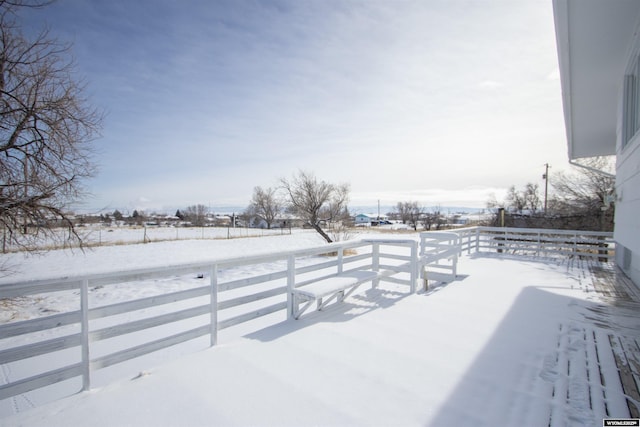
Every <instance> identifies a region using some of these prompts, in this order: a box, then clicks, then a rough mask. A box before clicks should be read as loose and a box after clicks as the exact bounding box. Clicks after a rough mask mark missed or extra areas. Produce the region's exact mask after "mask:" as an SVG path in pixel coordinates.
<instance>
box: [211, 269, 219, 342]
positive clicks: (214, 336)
mask: <svg viewBox="0 0 640 427" xmlns="http://www.w3.org/2000/svg"><path fill="white" fill-rule="evenodd" d="M210 273H211V277H210V283H211V296H210V298H211V323H210V325H209V326H210V328H211V332H210V337H211V338H210V339H211V347H213V346H214V345H216V344H217V343H218V264H213V265H212V266H211V272H210Z"/></svg>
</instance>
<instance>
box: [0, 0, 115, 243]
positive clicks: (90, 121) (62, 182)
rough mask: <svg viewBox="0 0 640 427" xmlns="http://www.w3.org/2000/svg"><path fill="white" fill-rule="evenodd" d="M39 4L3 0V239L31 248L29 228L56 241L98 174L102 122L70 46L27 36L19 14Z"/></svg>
mask: <svg viewBox="0 0 640 427" xmlns="http://www.w3.org/2000/svg"><path fill="white" fill-rule="evenodd" d="M42 5H45V3H44V2H42V3H35V2H28V1H20V0H14V1H1V0H0V223H1V224H2V226H3V227H4V230H5V239H10V241H11V242H12V243H14V244H17V245H20V246H22V247H24V248H28V247H29V246H30V242H29V236H28V234H27V231H28V230H31V229H33V230H35V231H38V232H39V231H41V232H44V233H46V234H48V235H53V234H54V233H52V231H51V230H50V229H49V228H48V227H46V225H47V224H49V223H51V222H57V223H63V224H65V225H66V226H68V227H69V230H70V231H72V232H70V233H69V237H70V238H75V239H77V240H78V241H80V238H79V236H78V235H77V234H76V233H75V232H74V231H73V223H72V222H71V220H70V219H69V217H68V214H67V213H66V212H67V210H68V209H69V207H70V206H71V205H72V204H73V203H75V202H77V201H78V200H79V199H80V198H82V196H83V195H84V188H83V185H82V182H83V180H85V179H86V178H88V177H91V176H92V175H93V174H94V172H95V165H94V163H93V160H92V157H91V154H92V150H91V142H92V141H93V140H94V138H95V137H96V136H97V135H98V133H99V130H100V127H101V122H102V116H101V114H100V113H99V112H98V111H97V110H96V109H94V108H92V107H91V106H89V105H88V102H87V100H86V99H85V97H84V96H83V91H84V88H83V86H82V84H80V83H79V82H78V81H76V80H74V78H73V75H74V73H73V70H74V64H73V62H72V60H71V55H70V47H69V46H68V45H65V44H61V43H59V42H58V41H57V40H55V39H53V38H51V37H50V35H49V33H48V31H47V30H44V31H42V32H41V33H40V34H39V35H37V36H36V37H35V38H33V39H27V38H26V37H25V36H23V34H22V32H21V30H20V25H19V23H18V16H17V13H18V12H19V10H20V8H21V7H25V6H28V7H39V6H42Z"/></svg>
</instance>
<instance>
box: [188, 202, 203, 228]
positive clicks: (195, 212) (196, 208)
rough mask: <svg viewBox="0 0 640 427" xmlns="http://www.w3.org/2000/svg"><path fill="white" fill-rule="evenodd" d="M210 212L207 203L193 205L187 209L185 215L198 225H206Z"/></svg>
mask: <svg viewBox="0 0 640 427" xmlns="http://www.w3.org/2000/svg"><path fill="white" fill-rule="evenodd" d="M208 213H209V208H208V207H206V206H205V205H191V206H189V207H187V209H185V211H184V217H185V219H187V221H191V224H193V225H195V226H196V227H204V225H205V223H206V220H207V214H208Z"/></svg>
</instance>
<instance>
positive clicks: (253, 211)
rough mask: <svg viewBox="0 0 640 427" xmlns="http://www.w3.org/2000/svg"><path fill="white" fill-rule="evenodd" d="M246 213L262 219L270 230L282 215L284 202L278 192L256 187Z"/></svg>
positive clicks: (272, 189)
mask: <svg viewBox="0 0 640 427" xmlns="http://www.w3.org/2000/svg"><path fill="white" fill-rule="evenodd" d="M246 213H247V214H248V215H254V216H257V217H258V218H260V219H262V220H263V221H264V222H265V223H266V224H267V228H269V229H270V228H271V225H272V224H273V223H274V222H275V220H276V218H277V217H278V215H280V214H281V213H282V202H281V200H280V198H279V197H278V193H277V190H276V189H275V188H271V187H270V188H267V189H266V190H264V189H263V188H262V187H260V186H258V187H255V188H254V189H253V196H252V197H251V202H250V203H249V207H248V208H247V211H246Z"/></svg>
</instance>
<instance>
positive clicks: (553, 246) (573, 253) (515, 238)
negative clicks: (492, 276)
mask: <svg viewBox="0 0 640 427" xmlns="http://www.w3.org/2000/svg"><path fill="white" fill-rule="evenodd" d="M456 233H458V234H459V235H460V239H461V241H462V250H463V251H467V253H471V252H472V251H473V252H493V253H504V254H511V255H516V256H518V255H527V256H545V257H563V258H566V257H578V258H584V259H597V260H599V261H605V262H608V261H611V260H613V258H614V256H615V255H614V254H615V242H614V241H613V233H611V232H603V231H582V230H550V229H542V228H511V227H471V228H464V229H459V230H456Z"/></svg>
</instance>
